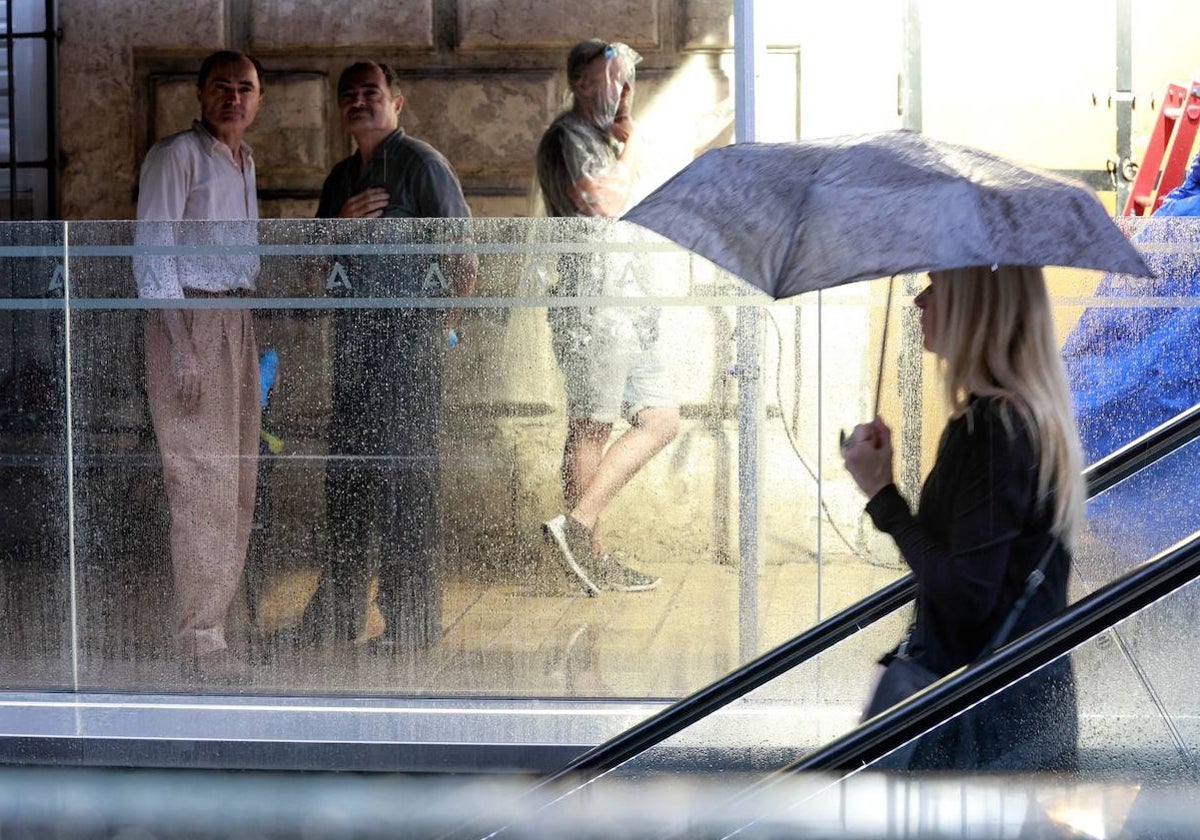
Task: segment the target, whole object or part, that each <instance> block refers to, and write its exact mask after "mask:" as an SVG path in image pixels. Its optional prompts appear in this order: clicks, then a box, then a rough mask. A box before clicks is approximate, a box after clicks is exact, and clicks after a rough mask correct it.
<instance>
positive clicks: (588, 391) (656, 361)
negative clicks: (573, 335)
mask: <svg viewBox="0 0 1200 840" xmlns="http://www.w3.org/2000/svg"><path fill="white" fill-rule="evenodd" d="M554 355H555V357H556V358H557V359H558V365H559V367H560V368H561V369H562V372H563V378H564V380H565V383H566V392H567V418H568V419H570V420H593V421H595V422H597V423H615V422H616V421H617V419H618V418H620V417H621V416H624V417H625V418H626V419H627V420H629V422H631V423H632V422H633V421H634V419H635V418H636V417H637V415H638V413H639V412H641V411H642V410H643V409H646V408H673V407H675V405H676V402H675V390H674V388H673V387H672V383H671V380H670V379H669V377H668V376H667V366H666V363H665V362H664V359H663V353H662V350H661V348H660V347H659V343H658V342H657V341H655V342H654V343H652V344H651V345H650V346H649V347H646V348H643V347H642V346H641V345H640V344H639V343H638V342H636V341H631V342H595V343H592V342H588V343H587V344H585V345H583V346H581V345H580V344H579V343H578V342H574V341H564V340H558V339H557V337H556V340H555V342H554Z"/></svg>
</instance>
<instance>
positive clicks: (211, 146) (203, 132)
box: [192, 120, 254, 159]
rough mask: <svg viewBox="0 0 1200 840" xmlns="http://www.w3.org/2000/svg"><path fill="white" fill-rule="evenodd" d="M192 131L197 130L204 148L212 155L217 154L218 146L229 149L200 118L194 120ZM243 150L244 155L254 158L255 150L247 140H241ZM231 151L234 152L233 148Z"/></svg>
mask: <svg viewBox="0 0 1200 840" xmlns="http://www.w3.org/2000/svg"><path fill="white" fill-rule="evenodd" d="M192 131H194V132H196V136H197V137H199V138H200V144H201V145H202V146H204V150H205V151H207V152H208V153H209V154H210V155H211V154H215V153H216V151H217V148H218V147H221V148H225V149H229V147H228V146H226V145H225V144H224V143H223V142H221V141H220V140H218V139H217V138H216V137H215V136H214V135H213V134H212V132H210V131H209V130H208V129H207V128H205V126H204V123H202V122H201V121H200V120H192ZM241 151H242V156H243V157H247V158H251V159H253V158H254V150H253V149H252V148H250V144H249V143H247V142H246V141H245V140H243V141H242V142H241ZM229 152H230V154H232V153H233V150H232V149H229Z"/></svg>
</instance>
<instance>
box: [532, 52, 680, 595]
mask: <svg viewBox="0 0 1200 840" xmlns="http://www.w3.org/2000/svg"><path fill="white" fill-rule="evenodd" d="M640 60H641V57H640V56H639V55H638V54H637V53H636V52H634V51H633V50H632V49H630V48H629V47H628V46H626V45H625V44H608V43H605V42H604V41H600V40H597V39H592V40H589V41H584V42H582V43H580V44H577V45H576V46H575V47H574V48H572V50H571V52H570V54H569V55H568V57H567V81H568V83H569V84H570V88H571V96H572V100H573V102H572V107H571V110H569V111H567V112H565V113H563V114H561V115H560V116H559V117H558V118H557V119H556V120H555V121H554V122H553V123H552V124H551V125H550V127H549V128H548V129H547V130H546V132H545V134H543V135H542V140H541V143H540V144H539V146H538V155H537V172H538V181H539V184H540V187H541V192H542V197H543V199H544V200H545V203H546V210H547V212H548V214H549V215H551V216H559V217H582V216H601V217H616V216H619V215H620V214H621V213H622V212H623V211H624V210H625V207H626V204H627V203H628V201H629V196H630V191H631V188H632V185H633V182H634V179H635V177H636V175H637V169H638V159H639V155H640V144H641V140H640V138H639V136H638V130H637V126H636V125H635V124H634V122H633V119H632V117H631V116H630V108H631V106H632V102H633V87H634V66H635V65H636V64H637V62H638V61H640ZM642 268H643V267H642V266H639V264H638V261H637V260H636V258H635V257H634V255H631V254H624V253H604V252H592V253H572V254H565V255H564V256H563V257H562V258H561V259H560V261H559V266H558V269H559V281H558V283H557V285H556V286H555V287H554V294H555V295H556V296H560V297H567V298H575V297H581V298H597V297H601V298H603V297H608V298H617V299H621V298H628V297H630V296H644V295H645V294H646V291H645V280H646V278H645V276H644V274H645V272H644V270H642ZM615 302H620V301H619V300H618V301H615ZM658 318H659V312H658V310H656V309H653V308H651V307H630V306H612V305H609V306H604V305H601V306H578V305H571V304H566V305H563V306H558V307H551V308H550V310H549V320H550V328H551V332H552V333H553V337H554V354H555V357H556V358H557V359H558V363H559V366H560V367H561V368H562V371H563V376H564V380H565V386H566V397H567V439H566V444H565V446H564V450H563V462H562V485H563V499H564V508H565V511H564V512H563V513H562V514H560V515H559V516H556V517H554V518H553V519H551V520H550V521H548V522H546V523H545V524H544V526H543V528H544V530H545V533H546V536H547V538H548V539H549V540H550V541H551V542H552V543H553V545H554V547H555V550H556V551H558V552H559V553H560V554H561V556H562V559H563V562H564V563H565V564H566V566H567V568H568V569H569V570H570V571H571V572H572V573H573V574H574V575H575V576H576V577H577V578H578V579H579V581H580V582H581V583H582V584H583V586H584V588H585V589H586V590H587V592H588V594H590V595H595V594H597V593H599V592H600V591H601V590H603V589H611V590H619V591H625V592H635V591H641V590H647V589H653V588H654V587H656V586H658V584H659V583H660V579H659V578H657V577H654V576H651V575H648V574H645V573H643V572H640V571H637V570H635V569H633V568H630V567H629V566H627V565H625V564H624V563H622V562H621V560H619V559H618V556H617V555H616V553H615V552H613V553H609V552H606V551H604V550H603V549H602V548H601V546H600V545H599V543H598V542H597V541H596V539H595V532H596V526H597V523H598V521H599V518H600V514H601V512H602V511H603V510H604V507H605V506H606V505H607V504H608V503H609V502H610V501H611V500H612V499H613V497H614V496H615V495H616V494H617V492H618V491H620V489H621V488H622V487H624V486H625V484H626V483H628V481H629V480H630V479H631V478H632V477H633V476H634V474H636V473H637V471H638V470H639V469H641V468H642V466H644V465H645V463H646V462H647V461H649V460H650V459H651V458H652V457H654V455H656V454H657V453H658V452H660V451H661V450H662V449H663V447H665V446H666V445H667V444H668V443H670V442H671V440H672V439H673V438H674V437H675V434H676V432H677V430H678V427H679V410H678V407H677V405H676V403H675V398H674V395H673V393H672V390H673V389H672V387H671V382H670V380H669V378H668V375H667V370H666V366H665V365H664V362H663V357H662V353H661V351H660V348H659V343H658ZM622 413H623V414H624V416H625V417H626V419H627V420H628V421H629V424H630V425H629V428H628V429H627V430H626V431H625V432H624V433H622V434H621V435H620V436H619V437H618V438H617V439H616V440H614V441H613V442H612V444H611V445H609V438H610V437H611V435H612V431H613V425H614V423H615V422H616V421H617V419H618V418H619V417H620V416H621V415H622Z"/></svg>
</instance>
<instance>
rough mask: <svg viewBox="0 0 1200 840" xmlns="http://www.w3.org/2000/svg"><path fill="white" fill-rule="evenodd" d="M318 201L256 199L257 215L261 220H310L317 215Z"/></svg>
mask: <svg viewBox="0 0 1200 840" xmlns="http://www.w3.org/2000/svg"><path fill="white" fill-rule="evenodd" d="M317 203H318V199H317V198H316V197H315V196H314V197H313V198H269V197H264V196H261V195H260V196H259V197H258V215H259V218H262V219H311V218H313V217H314V216H315V215H316V214H317Z"/></svg>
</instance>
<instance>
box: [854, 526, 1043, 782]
mask: <svg viewBox="0 0 1200 840" xmlns="http://www.w3.org/2000/svg"><path fill="white" fill-rule="evenodd" d="M1058 544H1059V543H1058V540H1054V541H1053V542H1051V543H1050V545H1049V546H1048V547H1047V548H1046V551H1045V552H1044V553H1043V554H1042V559H1041V560H1039V561H1038V565H1037V568H1036V569H1034V570H1033V571H1032V572H1030V573H1029V577H1027V578H1026V579H1025V590H1024V591H1023V592H1022V593H1021V597H1019V598H1018V599H1017V601H1016V603H1014V604H1013V606H1012V609H1011V610H1009V612H1008V617H1007V618H1005V619H1004V623H1003V624H1001V625H1000V629H999V630H997V631H996V634H995V635H994V636H993V637H992V640H991V641H990V642H988V643H987V645H985V646H984V648H983V650H982V651H980V652H979V655H978V656H976V657H975V660H974V661H975V662H978V661H979V660H981V659H985V658H986V657H988V656H989V655H990V654H991V653H992V652H993V651H995V650H996V649H997V648H998V647H1000V646H1001V645H1003V644H1004V643H1005V642H1007V641H1008V637H1009V635H1010V634H1011V633H1012V631H1013V627H1015V626H1016V624H1017V620H1018V619H1019V618H1020V617H1021V613H1022V612H1024V611H1025V607H1026V606H1027V605H1028V604H1029V599H1030V598H1032V597H1033V594H1034V593H1035V592H1036V591H1037V589H1038V587H1039V586H1041V585H1042V581H1044V580H1045V579H1046V566H1047V564H1049V562H1050V556H1051V555H1052V554H1053V553H1054V549H1055V548H1057V547H1058ZM910 632H911V631H910ZM909 641H910V639H908V638H906V639H905V640H904V641H903V642H901V643H900V646H899V648H897V650H896V653H895V655H894V656H893V657H892V661H891V662H889V663H888V664H887V666H886V667H885V668H884V671H883V676H882V677H880V680H879V683H878V684H877V685H876V686H875V692H874V693H873V694H872V695H871V702H870V703H868V704H867V710H866V713H865V715H864V719H867V718H873V717H875V716H876V715H878V714H880V713H881V712H884V711H886V710H888V709H890V708H892V707H893V706H895V705H897V704H899V703H902V702H904V701H905V700H907V699H908V698H909V697H911V696H912V695H914V694H916V693H917V692H918V691H921V690H922V689H924V688H928V687H929V686H931V685H933V684H934V683H935V682H937V681H938V680H940V679H941V678H942V676H943V675H942V674H937V673H934V672H933V671H931V670H929V669H928V668H926V667H925V666H924V665H922V664H921V663H920V662H918V661H917V660H915V659H913V658H912V657H911V656H909V655H908V644H909ZM972 664H973V663H972ZM917 740H919V739H913V740H912V741H910V742H908V743H907V744H905V745H904V746H903V747H901V748H900V749H898V750H896V751H895V752H893V753H891V754H890V755H889V756H888V758H887V761H886V765H885V766H886V767H887V768H888V769H904V768H906V767H908V765H909V763H910V761H911V759H912V754H913V752H914V751H915V749H916V744H917Z"/></svg>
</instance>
